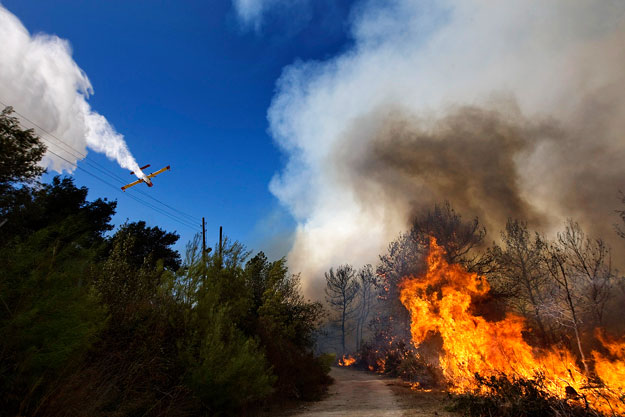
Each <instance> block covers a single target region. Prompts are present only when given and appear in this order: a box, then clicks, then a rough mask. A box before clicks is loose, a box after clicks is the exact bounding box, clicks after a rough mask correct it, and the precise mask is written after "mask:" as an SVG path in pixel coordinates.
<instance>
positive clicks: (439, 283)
mask: <svg viewBox="0 0 625 417" xmlns="http://www.w3.org/2000/svg"><path fill="white" fill-rule="evenodd" d="M400 289H401V292H400V300H401V302H402V303H403V305H404V306H405V307H406V308H407V309H408V311H409V312H410V317H411V326H410V330H411V335H412V342H413V343H414V345H415V346H417V347H418V346H419V345H421V344H422V343H423V342H425V341H426V340H428V339H429V338H432V337H435V336H439V337H440V339H441V340H442V348H441V350H440V353H439V358H438V360H439V365H440V368H441V369H442V371H443V375H444V377H445V379H446V381H447V383H448V384H449V389H450V390H451V391H453V392H457V393H461V392H468V391H470V390H473V389H476V388H477V383H476V379H475V374H480V375H481V376H485V377H488V376H500V375H502V374H505V375H507V376H510V377H512V376H515V377H520V378H527V379H530V378H534V377H536V376H539V375H540V376H543V377H544V382H545V388H546V389H547V390H548V391H549V392H550V393H551V394H553V395H556V396H558V397H561V398H567V397H569V398H570V397H571V393H575V396H577V393H579V394H580V395H582V396H583V397H584V398H585V399H586V400H587V401H588V402H589V403H590V405H591V406H592V407H593V408H596V409H597V410H599V411H602V412H606V413H610V414H613V413H614V412H617V413H619V414H623V413H625V401H624V400H623V398H625V397H624V396H625V341H616V340H608V339H607V338H605V337H603V336H601V335H598V338H599V340H600V341H601V342H602V344H603V346H604V347H605V349H606V350H607V352H609V355H607V356H606V355H603V354H601V353H599V352H596V351H593V352H592V354H591V357H592V361H589V362H592V363H589V364H588V365H589V368H590V369H591V375H586V374H584V371H583V366H580V365H581V363H580V362H579V360H578V359H577V357H576V356H575V355H574V354H573V353H572V352H571V351H569V350H567V349H565V348H555V347H554V348H549V349H539V348H535V347H532V346H530V345H529V344H528V343H527V342H526V341H525V340H524V339H523V335H522V333H523V331H525V330H527V329H526V326H525V319H524V318H522V317H520V316H517V315H513V314H508V315H506V317H505V318H504V319H503V320H499V321H488V320H486V319H485V318H484V317H481V316H477V315H474V314H473V312H472V300H473V299H475V298H479V297H484V296H485V295H486V294H488V292H489V290H490V286H489V284H488V282H487V280H486V278H485V277H483V276H480V275H478V274H475V273H469V272H467V271H465V270H464V269H463V268H462V267H461V266H460V265H455V264H449V263H447V262H446V261H445V258H444V250H443V248H441V247H440V246H438V245H437V243H436V241H435V240H434V239H431V242H430V252H429V254H428V257H427V271H426V272H425V273H424V274H423V275H421V276H418V277H407V278H405V279H404V280H403V281H402V283H401V284H400ZM592 372H594V373H592ZM580 401H581V400H580Z"/></svg>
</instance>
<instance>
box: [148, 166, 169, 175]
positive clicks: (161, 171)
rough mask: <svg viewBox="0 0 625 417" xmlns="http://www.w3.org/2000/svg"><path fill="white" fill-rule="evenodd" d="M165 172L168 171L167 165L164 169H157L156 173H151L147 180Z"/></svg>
mask: <svg viewBox="0 0 625 417" xmlns="http://www.w3.org/2000/svg"><path fill="white" fill-rule="evenodd" d="M165 171H169V165H167V166H166V167H165V168H162V169H159V170H158V171H156V172H153V173H151V174H150V175H148V178H154V177H156V176H157V175H158V174H162V173H163V172H165Z"/></svg>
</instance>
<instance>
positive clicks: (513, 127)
mask: <svg viewBox="0 0 625 417" xmlns="http://www.w3.org/2000/svg"><path fill="white" fill-rule="evenodd" d="M354 16H355V17H354V21H353V23H352V34H353V38H354V46H353V48H352V49H350V50H348V51H346V52H345V53H343V54H341V55H339V56H337V57H335V58H333V59H330V60H328V61H326V62H308V63H296V64H293V65H291V66H290V67H288V68H286V69H285V71H284V73H283V75H282V77H281V79H280V81H279V83H278V92H277V94H276V96H275V98H274V101H273V103H272V106H271V108H270V110H269V120H270V126H271V131H272V134H273V136H274V138H275V140H276V142H277V143H278V144H279V146H280V147H281V148H282V149H283V150H284V152H285V153H286V154H287V155H288V157H289V159H288V163H287V165H286V167H285V168H284V170H283V172H282V173H281V174H280V175H277V176H276V177H275V178H274V179H273V181H272V183H271V190H272V192H273V193H274V194H275V195H276V196H277V197H278V198H279V199H280V200H281V202H282V203H283V204H284V205H285V206H286V207H287V208H288V209H289V210H290V211H291V213H292V214H293V215H294V217H295V218H296V219H297V221H298V227H297V230H296V234H295V243H294V245H293V248H292V250H291V252H290V254H289V262H290V266H291V267H292V268H294V269H296V270H301V271H302V272H303V277H304V283H305V285H306V286H307V288H308V290H309V292H310V293H312V292H313V291H314V289H315V288H317V287H320V286H321V285H322V281H323V271H324V270H326V269H327V268H329V267H330V266H332V265H336V264H339V263H345V262H350V263H355V264H356V265H359V264H362V263H365V262H375V260H376V258H377V255H378V254H380V253H382V252H383V251H384V248H385V246H386V244H387V243H388V242H389V241H390V240H391V239H394V238H395V237H396V236H397V234H398V233H399V232H400V231H402V230H403V229H404V228H405V227H406V226H407V223H408V221H409V219H410V218H411V216H412V215H413V214H414V213H415V212H417V211H418V210H420V209H422V208H424V207H428V206H430V205H431V204H432V203H433V202H438V201H441V200H449V201H450V202H451V203H452V205H453V206H454V207H455V208H456V209H457V210H458V211H460V212H461V213H463V214H465V215H467V216H474V215H477V216H479V217H480V220H481V221H482V222H483V223H484V224H485V225H486V226H487V227H488V229H489V232H490V238H491V239H494V238H496V237H497V235H498V231H499V230H500V229H501V228H502V226H503V225H504V224H505V221H506V219H507V218H508V217H517V218H521V219H524V220H527V221H528V222H529V223H530V225H531V226H533V227H534V228H536V229H537V230H540V231H542V232H544V233H547V234H550V233H553V232H554V231H555V230H557V229H559V228H560V226H561V225H562V224H563V222H564V221H565V219H566V218H568V217H570V218H573V219H575V220H577V221H579V222H580V223H581V224H582V226H584V227H585V228H586V230H587V231H588V232H589V234H591V235H595V236H602V237H604V238H606V239H607V240H608V241H609V242H611V243H612V244H613V245H614V246H616V245H620V246H618V247H617V249H618V250H620V251H622V249H624V248H623V246H622V245H623V241H622V240H619V239H618V238H616V236H615V234H614V232H613V229H612V227H613V224H614V223H615V222H616V221H617V217H616V215H615V213H614V210H615V209H617V208H619V205H620V203H619V194H618V191H619V189H625V163H624V161H625V133H624V132H625V71H624V69H625V3H623V2H611V1H605V2H595V1H585V0H550V1H538V0H529V1H525V0H524V1H512V2H500V3H493V2H487V1H481V0H463V1H453V2H452V1H449V2H445V1H443V2H414V1H409V0H405V1H403V0H395V1H392V2H388V3H384V4H382V3H380V2H375V1H369V2H364V3H363V4H362V5H361V6H360V7H359V8H358V10H357V11H355V12H354Z"/></svg>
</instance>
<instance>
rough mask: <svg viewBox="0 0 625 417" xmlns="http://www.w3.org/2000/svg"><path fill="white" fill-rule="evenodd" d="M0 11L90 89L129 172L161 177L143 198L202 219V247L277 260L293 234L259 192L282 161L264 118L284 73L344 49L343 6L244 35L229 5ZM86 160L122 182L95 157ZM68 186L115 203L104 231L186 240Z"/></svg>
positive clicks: (139, 208)
mask: <svg viewBox="0 0 625 417" xmlns="http://www.w3.org/2000/svg"><path fill="white" fill-rule="evenodd" d="M339 3H340V4H339ZM2 4H3V5H4V6H5V7H6V8H7V9H8V10H9V11H11V12H12V13H14V14H15V15H16V16H17V17H18V18H19V19H20V20H21V21H22V23H23V24H24V25H25V26H26V28H27V29H28V30H29V31H30V32H31V33H33V34H34V33H38V32H43V33H47V34H53V35H57V36H59V37H61V38H63V39H67V40H68V41H69V42H70V44H71V46H72V49H73V57H74V60H75V61H76V62H77V64H78V65H79V66H80V67H81V68H82V69H83V70H84V71H85V72H86V74H87V75H88V77H89V79H90V81H91V83H92V85H93V89H94V92H95V94H94V95H93V96H92V97H91V98H90V99H89V103H90V104H91V106H92V108H93V109H94V110H95V111H97V112H99V113H100V114H102V115H104V116H105V117H106V118H107V119H108V121H109V122H110V123H111V124H112V125H113V126H114V127H115V129H116V130H117V131H118V132H120V133H121V134H123V135H124V136H125V138H126V142H127V143H128V146H129V147H130V150H131V151H132V153H133V154H134V156H135V157H136V159H137V161H138V162H139V163H140V164H142V165H143V164H147V163H150V164H152V168H151V169H158V168H160V167H161V166H164V165H167V164H170V165H171V166H172V171H171V172H170V173H167V174H164V175H162V176H160V177H158V178H157V179H156V181H155V187H153V188H151V189H148V188H147V187H144V190H143V191H144V192H146V193H149V194H150V195H152V196H153V197H155V198H157V199H159V200H161V201H163V202H165V203H167V204H169V205H171V206H174V207H176V208H178V209H180V210H182V211H183V212H186V213H188V214H190V215H192V216H193V217H194V218H196V219H197V221H198V222H199V220H200V219H201V217H202V216H204V217H206V222H207V228H208V236H209V239H208V240H209V244H212V242H214V241H215V239H216V238H217V234H218V228H219V225H223V226H224V230H225V233H226V234H227V235H228V236H230V237H232V238H234V239H238V240H240V241H242V242H243V243H246V244H247V245H248V246H249V247H250V248H252V249H255V250H261V249H262V250H265V251H267V252H269V253H270V254H271V255H272V256H274V257H276V256H284V255H286V253H287V251H288V248H289V246H290V240H289V239H290V233H291V231H292V228H293V227H294V222H293V220H292V219H291V218H290V215H289V214H288V213H287V211H286V210H284V209H283V208H281V207H280V205H279V203H278V201H277V200H276V198H275V197H274V196H272V195H271V193H270V192H269V190H268V184H269V181H270V180H271V178H272V176H273V175H274V174H275V173H276V172H277V171H279V170H280V169H281V167H282V166H283V165H284V162H285V161H284V157H283V156H282V155H281V153H280V151H279V150H278V149H277V147H276V146H275V145H274V143H273V142H272V139H271V137H270V136H269V135H268V132H267V128H268V122H267V109H268V107H269V105H270V103H271V99H272V97H273V95H274V89H275V83H276V80H277V79H278V77H279V76H280V74H281V72H282V70H283V68H284V67H285V66H287V65H289V64H291V63H293V62H296V61H298V60H302V61H309V60H324V59H327V58H329V57H331V56H333V55H335V54H337V53H339V52H340V51H342V50H344V49H345V48H347V47H348V46H349V42H350V41H349V38H348V20H349V10H350V8H351V6H350V4H349V2H334V1H331V0H327V1H319V2H310V3H308V2H300V3H299V4H298V5H296V6H292V7H288V8H284V7H283V8H278V10H273V11H270V12H269V13H268V14H265V15H264V16H263V21H262V24H260V25H257V26H253V25H247V26H246V25H244V24H243V23H242V22H241V21H240V20H239V19H238V18H237V14H236V11H235V9H234V7H233V5H232V4H231V2H230V1H210V2H207V1H186V2H174V1H155V0H150V1H132V2H128V1H106V2H85V1H78V0H61V1H54V2H47V1H24V0H5V1H3V2H2ZM88 159H89V160H91V161H93V162H96V163H98V164H100V165H102V166H104V167H106V168H107V169H108V170H110V171H113V172H114V173H115V174H117V175H118V176H120V177H122V178H128V180H129V181H130V180H132V177H131V176H130V175H128V173H127V172H125V171H124V170H122V169H121V168H119V167H118V166H117V164H115V163H114V162H112V161H109V160H107V159H106V157H104V156H103V155H101V154H97V153H95V152H93V151H91V152H89V156H88ZM79 165H80V166H82V167H84V168H86V169H89V170H91V171H92V172H94V173H96V171H94V170H93V169H92V168H91V167H92V166H91V165H89V164H87V163H85V162H84V161H81V162H79ZM151 169H148V171H150V170H151ZM74 176H75V179H76V183H77V184H78V185H85V186H87V187H88V188H89V189H90V198H92V199H93V198H96V197H107V198H109V199H117V201H118V210H117V215H116V217H115V219H114V222H115V224H120V223H121V222H123V221H124V220H125V219H129V220H131V221H135V220H146V221H148V223H149V224H150V225H158V226H160V227H163V228H165V229H167V230H170V231H171V230H176V231H178V232H179V233H180V234H181V245H180V246H179V248H180V249H182V246H183V244H184V243H185V242H186V241H188V240H189V239H190V238H191V237H192V235H193V234H194V231H193V230H190V229H189V228H186V227H184V226H181V225H180V224H178V223H176V222H174V221H172V220H171V219H169V218H168V217H165V216H164V215H162V214H159V213H156V212H154V211H152V210H150V209H149V208H146V207H144V206H143V205H140V204H138V203H136V202H135V201H133V200H132V199H130V198H127V197H126V196H124V195H122V194H121V193H120V192H117V191H115V190H114V189H112V188H111V187H109V186H107V185H105V184H103V183H101V182H100V181H98V180H96V179H94V178H93V177H91V176H89V175H87V174H85V173H84V172H81V171H80V170H79V171H76V172H75V174H74ZM107 180H109V181H111V182H114V181H113V180H111V179H110V178H107ZM116 185H117V184H116ZM142 187H143V186H142ZM139 197H141V198H143V199H145V197H143V196H141V195H140V196H139ZM148 201H149V200H148ZM197 227H198V229H199V224H198V226H197Z"/></svg>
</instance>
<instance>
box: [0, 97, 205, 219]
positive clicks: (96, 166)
mask: <svg viewBox="0 0 625 417" xmlns="http://www.w3.org/2000/svg"><path fill="white" fill-rule="evenodd" d="M0 104H2V105H3V106H5V107H7V106H8V105H7V104H6V103H4V102H3V101H2V100H0ZM13 111H14V112H15V113H16V114H17V115H18V116H20V117H21V118H22V119H24V120H26V121H27V122H29V123H31V124H32V125H33V126H35V127H37V128H38V129H40V130H41V131H42V132H44V133H46V134H47V135H49V136H50V137H52V138H54V139H55V140H57V141H58V142H60V143H61V144H63V145H65V146H66V148H65V149H63V148H62V147H61V146H60V145H59V144H56V143H52V142H51V141H49V140H47V139H46V138H43V137H42V139H43V140H44V141H46V142H47V143H49V144H52V145H55V146H57V147H58V148H60V149H63V151H64V152H66V153H68V154H70V155H72V156H73V157H74V158H75V159H81V160H84V161H85V162H86V163H88V164H89V165H91V166H92V168H94V169H97V170H98V171H100V172H102V173H103V174H105V175H108V176H109V177H111V178H113V179H115V180H117V181H120V182H121V183H125V182H126V180H125V179H123V178H121V177H119V176H118V175H117V174H115V173H113V172H111V171H110V170H109V169H107V168H106V167H104V166H103V165H101V164H99V163H97V162H96V161H91V160H90V159H87V155H86V154H84V153H82V152H80V151H79V150H78V149H76V148H74V147H73V146H72V145H70V144H69V143H67V142H65V141H64V140H63V139H61V138H59V137H58V136H56V135H54V134H53V133H52V132H49V131H47V130H46V129H44V128H43V127H41V126H40V125H39V124H37V123H35V122H34V121H32V120H31V119H29V118H28V117H26V116H24V115H23V114H21V113H20V112H18V111H17V110H15V109H13ZM67 148H69V149H71V151H68V150H67ZM72 151H73V152H75V153H76V154H78V156H76V155H75V154H73V153H72ZM55 155H57V156H58V154H55ZM135 191H136V192H137V193H139V194H141V195H143V196H145V197H148V198H150V199H151V200H153V201H155V202H157V203H159V204H161V205H163V206H165V207H167V208H168V209H170V210H172V211H174V212H176V213H178V214H179V215H181V216H183V217H185V218H187V219H188V220H191V221H193V222H199V218H196V217H194V216H192V215H190V214H187V213H185V212H183V211H182V210H179V209H177V208H175V207H172V206H170V205H169V204H167V203H164V202H162V201H160V200H158V199H157V198H155V197H153V196H151V195H149V194H147V193H146V192H144V191H142V190H137V189H135V190H133V192H135Z"/></svg>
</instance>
